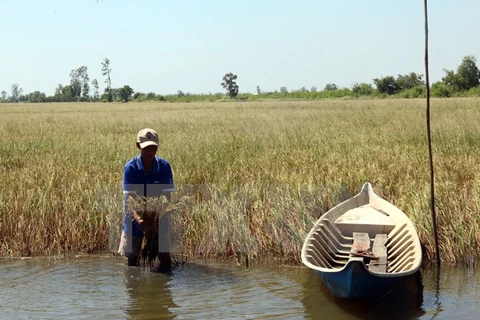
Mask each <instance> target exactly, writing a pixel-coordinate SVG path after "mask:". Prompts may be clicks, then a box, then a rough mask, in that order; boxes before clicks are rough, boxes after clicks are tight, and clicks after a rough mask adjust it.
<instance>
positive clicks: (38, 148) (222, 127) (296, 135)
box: [0, 98, 480, 262]
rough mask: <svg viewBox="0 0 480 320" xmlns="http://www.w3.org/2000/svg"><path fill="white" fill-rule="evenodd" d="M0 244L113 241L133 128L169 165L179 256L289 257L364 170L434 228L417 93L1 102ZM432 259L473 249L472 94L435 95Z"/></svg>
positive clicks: (427, 229)
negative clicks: (147, 135) (148, 135)
mask: <svg viewBox="0 0 480 320" xmlns="http://www.w3.org/2000/svg"><path fill="white" fill-rule="evenodd" d="M0 115H1V116H0V178H1V183H0V255H2V256H10V255H39V254H41V255H43V254H58V253H62V252H77V251H87V252H96V251H104V250H107V249H108V250H114V249H115V247H116V245H117V244H116V241H117V237H118V233H119V226H120V223H121V216H122V207H123V203H122V192H121V191H122V190H121V182H122V170H123V166H124V164H125V162H126V161H127V160H129V159H130V158H132V157H134V156H136V155H137V154H138V150H136V148H135V136H136V133H137V132H138V130H140V129H141V128H144V127H152V128H155V129H156V130H157V131H158V132H159V134H160V148H159V152H158V155H159V156H161V157H164V158H165V159H167V160H168V161H169V162H170V163H171V165H172V167H173V170H174V177H175V183H176V192H175V193H174V195H173V198H172V201H173V202H172V207H173V208H174V209H173V214H172V224H173V226H172V233H173V236H174V237H176V241H177V242H181V246H180V245H179V247H178V248H179V249H178V250H181V251H182V252H183V253H184V254H187V255H191V256H196V255H199V256H200V255H201V256H210V257H228V256H234V257H236V258H237V259H239V260H242V261H251V260H252V259H253V258H256V257H263V256H274V257H278V258H279V259H281V260H282V261H287V260H288V261H299V251H300V248H301V244H302V241H303V238H304V237H305V235H306V233H307V232H308V231H309V229H310V228H311V227H312V225H313V222H314V221H315V220H316V219H317V218H318V217H319V216H320V215H321V214H322V213H324V212H325V211H326V210H328V209H329V208H331V207H332V206H334V205H336V204H338V203H339V202H340V201H342V200H345V199H346V198H348V197H350V196H351V195H353V194H355V193H357V192H358V191H359V189H360V187H361V186H362V184H363V183H364V182H365V181H370V182H371V183H372V184H373V185H374V187H375V189H376V191H377V192H378V193H379V194H380V195H382V196H383V197H384V198H385V199H387V200H389V201H391V202H393V203H394V204H396V205H397V206H398V207H399V208H401V209H402V210H403V211H404V212H405V213H406V214H407V215H409V217H410V218H411V219H412V220H413V222H414V223H415V226H416V227H417V230H418V232H419V234H420V237H421V240H422V242H423V243H424V246H425V248H426V254H427V256H431V253H432V248H433V247H432V246H433V239H432V238H431V235H432V232H431V221H430V215H429V176H428V170H429V169H428V154H427V148H426V133H425V128H424V123H425V121H424V101H423V100H400V99H395V100H328V101H327V100H325V101H308V102H301V101H297V102H288V101H276V102H275V101H271V102H231V103H220V102H217V103H208V102H205V103H184V104H180V103H177V104H170V103H128V104H45V105H29V104H4V105H1V106H0ZM432 142H433V151H434V161H435V172H436V187H437V190H436V198H437V200H436V203H437V206H438V208H437V215H438V226H439V229H440V230H439V235H440V248H441V257H442V259H443V260H445V261H446V262H468V261H470V260H471V259H476V258H478V253H477V247H478V244H479V240H480V218H479V215H478V213H479V212H480V200H479V195H480V173H479V170H478V168H477V164H478V163H480V161H479V160H480V159H479V158H478V157H479V156H478V155H479V154H480V101H479V100H478V99H468V98H464V99H445V100H440V99H439V100H437V99H434V100H432Z"/></svg>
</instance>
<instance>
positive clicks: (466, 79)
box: [442, 55, 480, 91]
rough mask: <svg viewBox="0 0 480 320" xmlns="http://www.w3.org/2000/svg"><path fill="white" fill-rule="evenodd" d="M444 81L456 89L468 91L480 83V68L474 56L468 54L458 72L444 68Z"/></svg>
mask: <svg viewBox="0 0 480 320" xmlns="http://www.w3.org/2000/svg"><path fill="white" fill-rule="evenodd" d="M443 71H444V72H445V77H443V78H442V81H443V82H444V83H445V84H446V85H447V86H449V87H450V88H452V89H453V90H454V91H467V90H469V89H471V88H473V87H475V86H477V85H479V84H480V70H479V69H478V67H477V60H476V59H475V57H474V56H471V55H470V56H466V57H464V58H463V60H462V63H461V64H460V65H459V66H458V69H457V72H456V73H455V72H454V71H453V70H446V69H443Z"/></svg>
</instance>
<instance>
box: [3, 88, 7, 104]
mask: <svg viewBox="0 0 480 320" xmlns="http://www.w3.org/2000/svg"><path fill="white" fill-rule="evenodd" d="M5 101H7V92H6V91H5V90H2V102H5Z"/></svg>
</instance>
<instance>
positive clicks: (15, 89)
mask: <svg viewBox="0 0 480 320" xmlns="http://www.w3.org/2000/svg"><path fill="white" fill-rule="evenodd" d="M22 93H23V89H22V88H20V86H19V85H18V83H14V84H12V96H11V100H12V102H18V101H20V96H21V95H22Z"/></svg>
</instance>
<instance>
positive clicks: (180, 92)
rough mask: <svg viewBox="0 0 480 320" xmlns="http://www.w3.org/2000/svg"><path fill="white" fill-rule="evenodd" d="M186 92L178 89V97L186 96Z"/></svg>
mask: <svg viewBox="0 0 480 320" xmlns="http://www.w3.org/2000/svg"><path fill="white" fill-rule="evenodd" d="M184 96H185V93H184V92H183V91H182V90H178V91H177V97H184Z"/></svg>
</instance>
